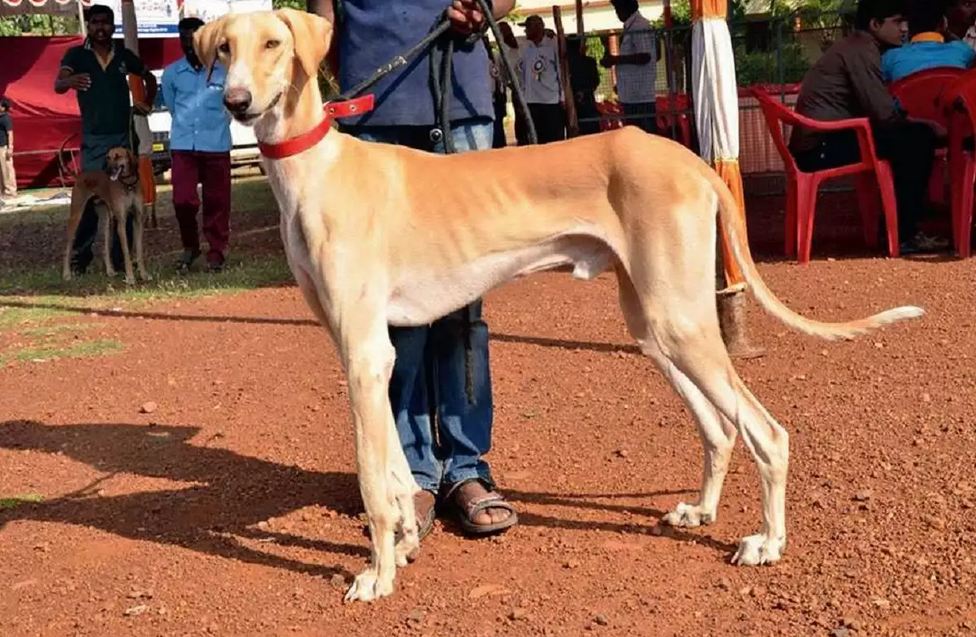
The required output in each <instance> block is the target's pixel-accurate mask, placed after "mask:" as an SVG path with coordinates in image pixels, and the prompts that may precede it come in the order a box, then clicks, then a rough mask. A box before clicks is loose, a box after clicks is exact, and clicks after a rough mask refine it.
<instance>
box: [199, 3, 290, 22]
mask: <svg viewBox="0 0 976 637" xmlns="http://www.w3.org/2000/svg"><path fill="white" fill-rule="evenodd" d="M271 8H272V7H271V0H183V17H184V18H200V19H201V20H203V21H204V22H210V21H211V20H216V19H217V18H219V17H221V16H224V15H227V14H228V13H250V12H251V11H271Z"/></svg>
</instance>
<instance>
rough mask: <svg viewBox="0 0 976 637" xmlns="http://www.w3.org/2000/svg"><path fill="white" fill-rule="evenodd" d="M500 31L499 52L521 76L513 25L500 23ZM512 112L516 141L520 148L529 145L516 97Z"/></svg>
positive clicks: (513, 98)
mask: <svg viewBox="0 0 976 637" xmlns="http://www.w3.org/2000/svg"><path fill="white" fill-rule="evenodd" d="M498 30H499V31H500V32H501V34H502V41H501V42H500V43H499V45H498V50H499V51H500V52H501V54H502V55H504V56H505V57H506V58H507V59H508V64H509V66H510V67H511V69H512V72H513V73H515V74H516V75H518V74H519V55H520V53H519V43H518V39H517V38H516V37H515V33H513V32H512V25H510V24H509V23H508V22H499V23H498ZM521 86H522V95H523V96H524V95H525V85H524V84H521ZM512 107H513V108H512V110H514V111H515V141H516V143H517V144H518V145H519V146H524V145H525V144H527V143H528V133H527V132H526V128H525V121H523V117H522V109H521V108H519V106H518V104H516V103H515V96H514V95H513V96H512Z"/></svg>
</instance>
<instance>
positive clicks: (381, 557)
mask: <svg viewBox="0 0 976 637" xmlns="http://www.w3.org/2000/svg"><path fill="white" fill-rule="evenodd" d="M366 305H367V304H365V303H363V302H362V300H359V303H358V304H356V306H355V307H352V306H351V304H350V306H346V307H348V310H347V312H348V313H347V314H346V315H345V316H341V317H340V318H339V323H340V326H341V327H340V334H339V335H338V336H339V338H338V339H337V341H338V342H339V349H340V351H341V352H342V358H343V363H344V366H345V369H346V375H347V376H348V378H349V398H350V401H351V403H352V415H353V423H354V425H355V429H356V461H357V465H358V471H359V489H360V493H361V494H362V498H363V504H364V506H365V507H366V516H367V518H368V519H369V532H370V538H371V540H372V547H371V548H372V559H371V563H370V565H369V567H368V568H367V569H366V570H365V571H363V572H362V573H360V574H359V575H357V576H356V579H355V581H354V582H353V584H352V586H351V587H350V588H349V591H348V592H347V593H346V600H347V601H352V600H360V601H371V600H374V599H377V598H380V597H385V596H387V595H389V594H391V593H392V592H393V580H394V578H395V577H396V552H395V549H394V532H395V528H396V525H397V523H399V522H400V518H401V516H400V513H399V511H398V508H397V504H398V495H399V494H398V493H397V491H396V490H395V488H394V485H392V484H391V482H392V476H391V467H395V466H396V465H395V464H394V463H395V460H393V458H394V456H395V455H396V454H400V455H401V456H402V455H403V451H402V450H401V449H400V446H399V442H397V443H396V444H395V445H394V441H395V440H396V434H395V427H394V424H393V412H392V410H391V408H390V399H389V395H388V393H387V392H388V389H387V387H388V385H389V382H390V374H391V373H392V371H393V360H394V357H395V352H394V350H393V346H392V345H391V344H390V340H389V335H388V333H387V327H386V312H385V311H384V310H383V308H382V307H368V308H367V307H366ZM391 432H393V433H392V434H391ZM391 460H392V461H391ZM403 462H404V463H406V460H404V461H403ZM411 495H412V494H411ZM414 525H416V520H415V521H414Z"/></svg>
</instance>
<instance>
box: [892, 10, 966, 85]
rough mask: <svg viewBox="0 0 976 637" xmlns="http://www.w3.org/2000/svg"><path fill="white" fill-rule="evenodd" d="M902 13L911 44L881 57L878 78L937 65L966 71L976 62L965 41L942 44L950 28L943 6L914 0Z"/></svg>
mask: <svg viewBox="0 0 976 637" xmlns="http://www.w3.org/2000/svg"><path fill="white" fill-rule="evenodd" d="M905 14H906V18H907V19H908V31H909V35H910V36H911V41H910V42H909V43H908V44H905V45H904V46H900V47H898V48H896V49H891V50H889V51H887V52H886V53H885V54H884V55H883V56H881V76H882V77H883V78H884V81H885V82H894V81H896V80H900V79H901V78H903V77H906V76H908V75H911V74H912V73H917V72H919V71H924V70H925V69H932V68H935V67H939V66H952V67H956V68H960V69H968V68H969V67H970V66H972V65H973V62H974V61H976V52H974V51H973V48H972V47H971V46H969V45H968V44H966V43H965V42H962V41H955V42H946V41H945V34H946V33H947V32H948V28H949V25H948V21H947V19H946V15H945V6H944V3H942V2H937V1H935V0H915V1H914V2H911V3H910V4H909V5H908V10H907V11H906V12H905Z"/></svg>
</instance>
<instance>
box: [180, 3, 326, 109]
mask: <svg viewBox="0 0 976 637" xmlns="http://www.w3.org/2000/svg"><path fill="white" fill-rule="evenodd" d="M331 43H332V23H331V22H329V21H328V20H326V19H325V18H321V17H319V16H317V15H314V14H311V13H307V12H305V11H297V10H295V9H281V10H278V11H256V12H254V13H237V14H233V13H232V14H228V15H226V16H224V17H222V18H220V19H219V20H215V21H213V22H211V23H209V24H207V25H205V26H204V27H202V28H201V29H199V30H198V31H197V32H196V33H195V34H194V36H193V48H194V50H195V51H196V53H197V56H198V57H199V58H200V61H201V62H203V63H204V65H206V66H208V67H209V68H211V69H212V68H213V65H214V63H215V62H216V61H217V60H219V61H220V62H221V64H223V65H224V67H225V68H226V69H227V80H226V81H225V83H224V105H225V106H226V107H227V110H228V111H230V113H231V115H233V116H234V118H235V119H237V120H238V121H239V122H242V123H244V124H253V123H254V122H255V120H257V119H258V118H259V117H260V116H261V115H263V114H265V113H267V112H269V111H271V110H272V109H274V108H275V107H276V106H277V105H278V103H279V102H280V101H281V100H282V97H286V96H287V93H288V92H289V91H296V92H300V91H301V87H302V86H303V85H304V83H305V82H307V81H308V80H309V79H312V80H313V81H314V80H315V79H316V77H317V74H318V68H319V65H320V64H321V63H322V60H323V59H324V58H325V56H326V54H327V53H328V52H329V47H330V45H331Z"/></svg>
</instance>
